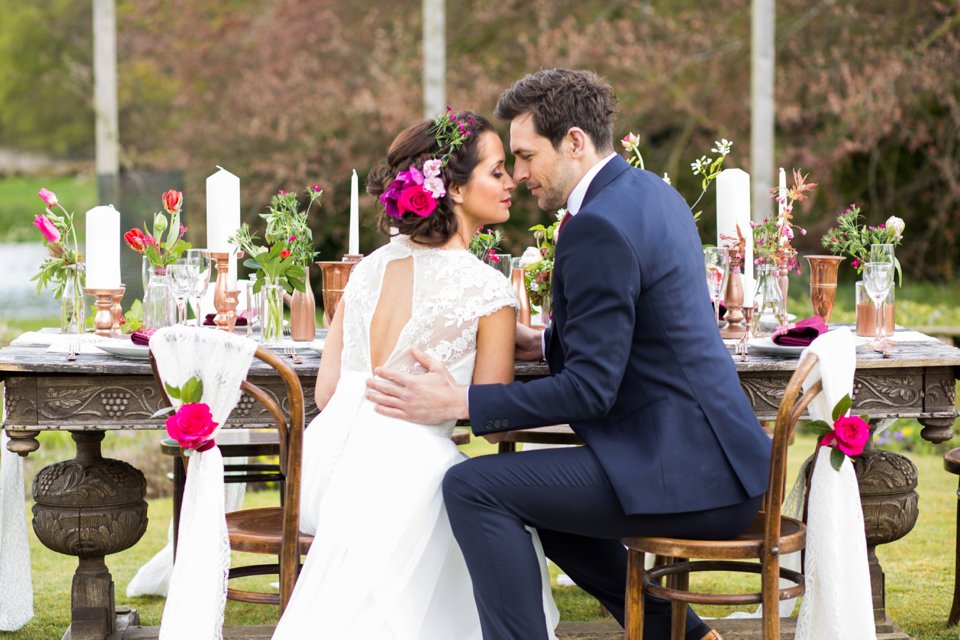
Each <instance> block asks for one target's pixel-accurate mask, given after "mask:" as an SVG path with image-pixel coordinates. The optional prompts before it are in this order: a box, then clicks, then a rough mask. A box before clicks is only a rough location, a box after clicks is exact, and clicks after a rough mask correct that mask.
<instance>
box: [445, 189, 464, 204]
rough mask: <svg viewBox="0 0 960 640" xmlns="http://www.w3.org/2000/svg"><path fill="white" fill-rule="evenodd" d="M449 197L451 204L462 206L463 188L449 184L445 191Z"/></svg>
mask: <svg viewBox="0 0 960 640" xmlns="http://www.w3.org/2000/svg"><path fill="white" fill-rule="evenodd" d="M447 193H448V194H449V195H450V201H451V202H452V203H453V204H463V188H462V187H461V186H460V185H458V184H451V185H450V187H449V188H448V189H447Z"/></svg>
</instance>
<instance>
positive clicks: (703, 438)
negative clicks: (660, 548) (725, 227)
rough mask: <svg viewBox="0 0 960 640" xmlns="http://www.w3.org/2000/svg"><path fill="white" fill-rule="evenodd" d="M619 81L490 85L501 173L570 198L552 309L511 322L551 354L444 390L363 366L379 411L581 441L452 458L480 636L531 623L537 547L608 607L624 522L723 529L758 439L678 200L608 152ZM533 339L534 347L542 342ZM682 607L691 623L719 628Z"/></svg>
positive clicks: (581, 74)
mask: <svg viewBox="0 0 960 640" xmlns="http://www.w3.org/2000/svg"><path fill="white" fill-rule="evenodd" d="M615 112H616V97H615V96H614V94H613V91H612V89H611V88H610V86H609V85H608V84H607V83H606V82H604V81H603V80H601V79H600V78H599V77H598V76H596V75H595V74H593V73H590V72H586V71H570V70H565V69H550V70H544V71H538V72H536V73H533V74H530V75H528V76H526V77H525V78H523V79H521V80H519V81H518V82H517V83H516V84H515V85H514V86H513V87H512V88H510V89H508V90H507V91H506V92H504V94H503V95H502V96H501V97H500V100H499V102H498V103H497V107H496V115H497V117H499V118H503V119H505V120H509V121H510V149H511V151H512V152H513V155H514V156H515V157H516V162H515V165H514V174H513V177H514V179H515V180H516V181H517V182H523V183H526V185H527V187H528V188H529V189H530V192H531V193H532V194H533V195H534V196H536V198H537V202H538V204H539V206H540V208H541V209H544V210H545V211H554V210H556V209H557V208H559V207H563V206H565V207H566V208H567V217H566V219H565V220H564V221H563V223H562V227H561V232H560V234H559V238H558V241H557V246H556V254H555V258H556V261H555V265H554V272H553V322H552V324H551V326H550V328H548V329H547V330H546V332H545V333H544V335H543V336H542V342H541V336H540V334H538V333H535V332H533V331H531V330H529V329H526V328H521V329H519V331H520V333H518V336H517V353H518V357H524V356H526V357H539V356H541V355H543V356H545V357H546V360H547V363H548V364H549V366H550V371H551V375H550V376H549V377H547V378H543V379H540V380H535V381H532V382H526V383H522V382H515V383H512V384H507V385H473V386H470V387H469V388H467V387H458V386H456V384H455V383H454V382H453V381H452V379H451V378H450V377H449V375H448V374H447V373H446V371H445V369H444V368H443V366H442V365H440V363H439V362H437V361H435V360H433V359H431V358H429V357H427V356H426V355H425V354H422V353H417V352H415V355H416V356H417V357H418V359H419V360H420V361H421V363H422V364H424V366H425V367H426V368H427V369H428V373H427V374H425V375H420V376H414V375H406V374H402V373H399V372H395V371H389V370H378V371H377V375H378V378H375V379H373V380H371V381H369V382H368V386H369V397H370V398H371V399H372V400H373V401H374V402H376V403H377V404H378V405H379V406H378V411H380V412H381V413H384V414H386V415H392V416H396V417H400V418H404V419H408V420H413V421H415V422H421V423H427V424H430V423H437V422H441V421H445V420H450V419H453V418H467V417H469V418H470V422H471V424H472V426H473V431H474V433H476V434H480V435H485V434H490V433H495V432H500V431H509V430H512V429H523V428H527V427H537V426H542V425H550V424H558V423H569V424H570V425H571V426H572V427H573V430H574V431H575V432H576V433H577V435H579V436H580V438H581V439H582V440H583V441H584V443H585V446H583V447H575V448H566V449H552V450H542V451H531V452H526V453H522V454H516V455H497V456H484V457H480V458H475V459H472V460H467V461H465V462H464V463H462V464H458V465H456V466H454V467H452V468H451V469H450V470H449V471H448V472H447V475H446V478H445V479H444V484H443V493H444V499H445V502H446V507H447V511H448V513H449V517H450V522H451V524H452V526H453V531H454V534H455V535H456V537H457V541H458V542H459V543H460V546H461V548H462V549H463V554H464V556H465V557H466V560H467V565H468V567H469V569H470V575H471V579H472V580H473V585H474V595H475V597H476V600H477V605H478V608H479V610H480V618H481V623H482V626H483V636H484V638H485V639H486V640H494V639H496V640H500V639H504V640H505V639H511V640H540V639H543V638H546V637H547V635H546V631H545V622H544V613H543V606H542V603H541V591H540V586H541V585H540V573H539V569H538V564H537V559H536V555H535V552H534V548H533V546H532V544H531V539H530V536H529V535H528V534H527V531H526V530H525V528H524V526H525V525H530V526H533V527H536V528H537V530H538V532H539V534H540V539H541V541H542V543H543V547H544V551H545V552H546V555H547V557H549V558H550V559H552V560H553V561H554V562H556V563H557V564H558V565H559V566H560V568H561V569H563V570H564V571H565V572H566V573H567V574H568V575H569V576H570V577H571V578H573V580H574V581H575V582H576V583H577V584H578V585H579V586H580V587H582V588H583V589H584V590H586V591H588V592H589V593H591V594H592V595H593V596H594V597H596V598H597V599H598V600H600V602H602V603H603V605H604V606H605V607H606V608H607V609H608V610H609V611H610V612H611V613H612V614H613V615H614V616H615V617H616V618H617V620H618V621H619V622H620V623H621V624H623V621H624V593H625V585H626V571H627V568H626V552H625V550H624V548H623V546H622V545H621V544H620V542H619V540H620V539H621V538H622V537H625V536H638V535H641V536H658V535H664V536H677V537H683V536H687V537H693V538H722V537H727V536H732V535H735V534H737V533H738V532H739V531H741V530H742V529H743V528H745V527H746V525H747V524H749V523H750V521H751V520H752V519H753V517H754V515H755V514H756V512H757V509H758V507H759V504H760V499H761V495H762V494H763V492H764V491H765V490H766V487H767V477H768V465H769V456H770V442H769V439H768V438H767V436H766V435H765V434H764V433H763V431H762V430H761V429H760V426H759V424H758V423H757V420H756V418H755V417H754V415H753V413H752V411H751V409H750V405H749V403H748V402H747V400H746V398H745V396H744V394H743V391H742V389H741V387H740V384H739V381H738V377H737V372H736V370H735V368H734V365H733V361H732V359H731V357H730V354H729V352H728V351H727V350H726V348H725V347H724V345H723V342H722V341H721V340H720V337H719V333H718V331H717V326H716V322H715V321H714V318H713V314H712V312H711V309H710V306H709V305H708V304H707V302H706V301H707V298H708V295H707V291H706V282H705V278H704V266H703V256H702V252H701V245H700V239H699V236H698V235H697V230H696V227H695V226H694V222H693V217H692V215H691V213H690V208H689V207H688V206H687V204H686V203H685V202H684V201H683V199H682V198H681V197H680V195H679V194H678V193H677V192H676V191H675V190H674V189H673V188H672V187H670V186H669V185H667V184H666V183H664V182H663V180H662V179H660V178H659V177H658V176H656V175H654V174H652V173H649V172H646V171H642V170H639V169H635V168H631V167H630V166H629V165H628V164H627V163H626V162H625V161H624V160H623V159H622V158H620V157H619V156H618V155H616V154H615V153H614V151H613V121H614V115H615ZM541 345H542V346H541ZM646 616H647V617H646V634H645V637H646V638H651V639H652V638H658V639H659V638H664V639H665V638H669V624H670V607H669V605H668V604H667V603H665V602H663V601H661V600H656V599H652V598H650V599H648V600H647V607H646ZM719 637H720V636H719V635H717V634H716V632H715V631H711V630H710V629H709V627H707V626H706V625H705V624H704V623H703V622H702V621H701V620H700V619H699V618H698V617H697V616H696V615H694V614H693V612H692V611H688V615H687V629H686V638H687V639H688V640H700V639H701V638H719Z"/></svg>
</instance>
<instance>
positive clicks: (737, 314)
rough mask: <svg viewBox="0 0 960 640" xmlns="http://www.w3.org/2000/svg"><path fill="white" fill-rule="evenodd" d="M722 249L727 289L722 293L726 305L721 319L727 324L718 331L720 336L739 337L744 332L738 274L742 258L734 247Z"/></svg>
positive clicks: (741, 290) (741, 282) (741, 292)
mask: <svg viewBox="0 0 960 640" xmlns="http://www.w3.org/2000/svg"><path fill="white" fill-rule="evenodd" d="M724 251H726V253H727V256H728V259H729V263H728V265H727V273H728V277H727V289H726V291H724V294H723V304H725V305H726V307H727V313H726V315H724V317H723V319H724V320H726V321H727V324H726V326H725V327H724V328H723V329H722V330H721V331H720V337H722V338H740V337H742V336H743V334H744V332H745V329H744V327H743V324H741V323H742V322H743V279H742V278H741V276H740V264H741V263H742V262H743V258H742V257H741V256H740V254H739V253H738V252H737V251H736V250H734V249H730V248H726V249H724Z"/></svg>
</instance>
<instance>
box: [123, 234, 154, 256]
mask: <svg viewBox="0 0 960 640" xmlns="http://www.w3.org/2000/svg"><path fill="white" fill-rule="evenodd" d="M123 239H124V240H126V241H127V244H128V245H130V248H131V249H133V250H134V251H136V252H137V253H143V248H144V247H145V246H146V245H147V244H148V242H149V241H148V240H147V234H145V233H144V232H143V231H140V229H130V231H127V232H126V233H125V234H123Z"/></svg>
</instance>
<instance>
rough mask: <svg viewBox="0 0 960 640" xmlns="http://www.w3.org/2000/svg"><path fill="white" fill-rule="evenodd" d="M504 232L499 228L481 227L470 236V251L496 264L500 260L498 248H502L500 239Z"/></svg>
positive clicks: (487, 261)
mask: <svg viewBox="0 0 960 640" xmlns="http://www.w3.org/2000/svg"><path fill="white" fill-rule="evenodd" d="M502 239H503V234H502V233H500V231H499V230H498V229H484V228H483V227H479V228H478V229H477V230H476V231H475V232H474V234H473V237H471V238H470V252H471V253H473V255H475V256H477V259H478V260H482V261H484V262H486V263H488V264H491V265H496V264H497V263H499V262H500V256H498V255H497V249H499V248H500V241H501V240H502Z"/></svg>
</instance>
